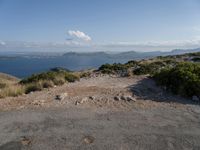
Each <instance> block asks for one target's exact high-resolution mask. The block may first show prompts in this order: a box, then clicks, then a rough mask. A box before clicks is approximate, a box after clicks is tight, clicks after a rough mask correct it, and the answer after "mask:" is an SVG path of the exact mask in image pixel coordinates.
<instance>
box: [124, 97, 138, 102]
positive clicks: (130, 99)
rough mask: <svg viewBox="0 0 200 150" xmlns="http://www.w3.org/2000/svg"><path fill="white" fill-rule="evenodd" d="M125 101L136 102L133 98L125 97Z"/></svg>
mask: <svg viewBox="0 0 200 150" xmlns="http://www.w3.org/2000/svg"><path fill="white" fill-rule="evenodd" d="M126 100H127V101H128V102H130V101H134V102H136V99H135V98H133V97H132V96H127V97H126Z"/></svg>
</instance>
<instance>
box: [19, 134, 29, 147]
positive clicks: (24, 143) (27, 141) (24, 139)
mask: <svg viewBox="0 0 200 150" xmlns="http://www.w3.org/2000/svg"><path fill="white" fill-rule="evenodd" d="M21 143H22V145H24V146H27V145H30V144H31V140H30V139H29V138H27V137H25V136H24V137H22V139H21Z"/></svg>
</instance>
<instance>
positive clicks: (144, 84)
mask: <svg viewBox="0 0 200 150" xmlns="http://www.w3.org/2000/svg"><path fill="white" fill-rule="evenodd" d="M129 88H130V90H131V92H132V93H133V94H134V95H135V96H137V97H139V98H141V99H144V100H153V101H157V102H166V103H172V102H175V103H181V104H193V105H199V102H194V101H192V100H191V99H187V98H183V97H181V96H177V95H174V94H172V93H170V92H169V91H166V90H164V89H162V88H161V87H159V86H157V85H156V83H155V81H154V80H153V79H152V78H150V77H147V78H144V79H142V80H140V81H138V82H137V83H136V84H134V85H131V86H130V87H129Z"/></svg>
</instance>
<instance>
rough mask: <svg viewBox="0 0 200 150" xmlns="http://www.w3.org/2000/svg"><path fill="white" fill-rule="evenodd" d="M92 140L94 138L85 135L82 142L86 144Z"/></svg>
mask: <svg viewBox="0 0 200 150" xmlns="http://www.w3.org/2000/svg"><path fill="white" fill-rule="evenodd" d="M94 140H95V138H94V137H92V136H85V137H84V138H83V142H84V143H86V144H91V143H93V142H94Z"/></svg>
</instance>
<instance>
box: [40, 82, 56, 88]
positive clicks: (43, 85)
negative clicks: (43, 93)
mask: <svg viewBox="0 0 200 150" xmlns="http://www.w3.org/2000/svg"><path fill="white" fill-rule="evenodd" d="M53 86H54V83H53V82H52V81H48V80H45V81H42V87H43V88H50V87H53Z"/></svg>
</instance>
